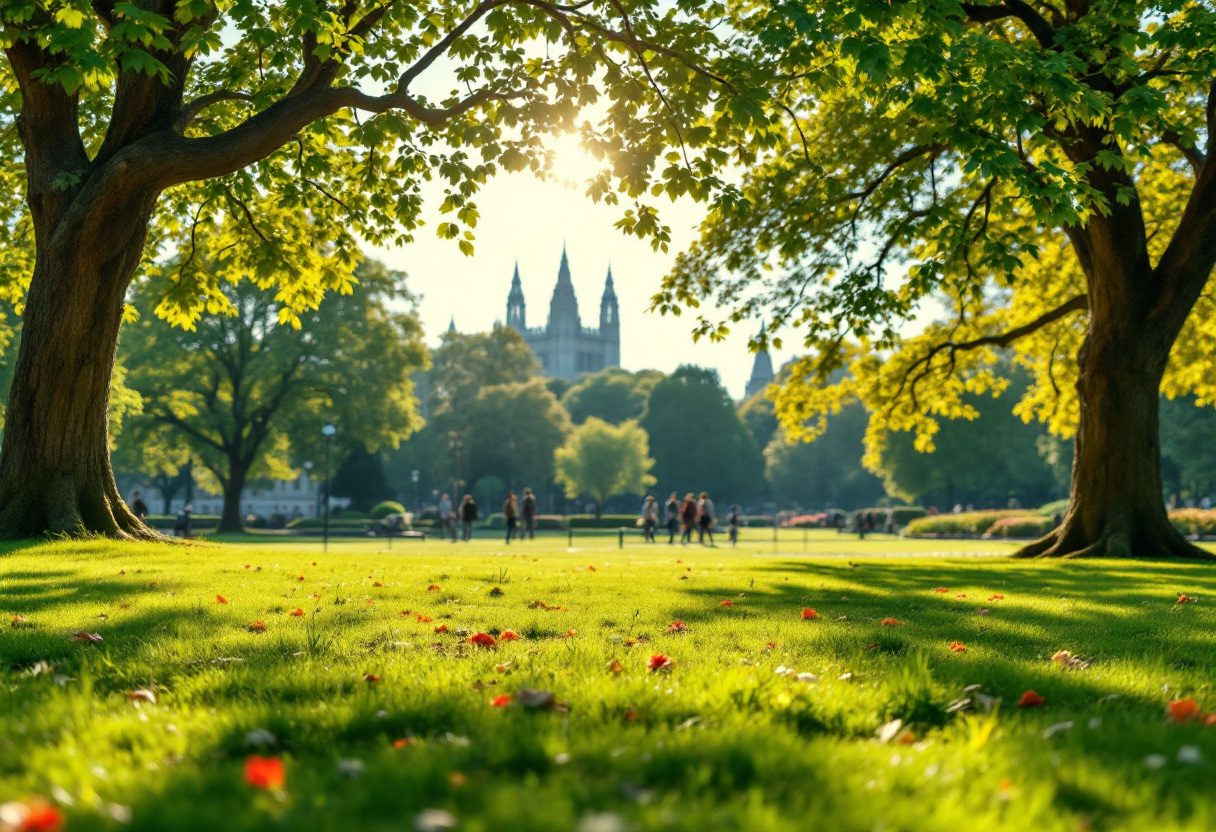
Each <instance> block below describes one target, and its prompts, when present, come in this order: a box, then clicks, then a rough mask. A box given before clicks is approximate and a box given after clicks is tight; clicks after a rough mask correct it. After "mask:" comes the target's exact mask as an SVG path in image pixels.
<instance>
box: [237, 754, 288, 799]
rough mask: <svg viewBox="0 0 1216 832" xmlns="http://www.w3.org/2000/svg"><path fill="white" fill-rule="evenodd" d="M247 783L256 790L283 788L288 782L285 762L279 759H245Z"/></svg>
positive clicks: (255, 755) (254, 757) (253, 757)
mask: <svg viewBox="0 0 1216 832" xmlns="http://www.w3.org/2000/svg"><path fill="white" fill-rule="evenodd" d="M245 782H246V783H248V784H249V785H250V786H253V787H254V788H255V789H272V790H273V789H281V788H283V784H284V783H286V782H287V773H286V771H285V770H284V769H283V761H282V760H280V759H278V758H277V757H261V756H258V755H257V754H253V755H250V756H249V757H247V758H246V759H245Z"/></svg>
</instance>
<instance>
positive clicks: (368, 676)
mask: <svg viewBox="0 0 1216 832" xmlns="http://www.w3.org/2000/svg"><path fill="white" fill-rule="evenodd" d="M363 681H365V682H367V683H368V684H371V685H374V684H375V683H376V682H379V681H380V677H379V676H377V675H376V674H375V673H364V674H363Z"/></svg>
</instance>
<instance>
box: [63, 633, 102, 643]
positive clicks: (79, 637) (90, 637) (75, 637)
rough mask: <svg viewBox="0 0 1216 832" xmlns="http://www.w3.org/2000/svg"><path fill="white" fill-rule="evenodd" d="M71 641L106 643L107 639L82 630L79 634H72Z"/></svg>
mask: <svg viewBox="0 0 1216 832" xmlns="http://www.w3.org/2000/svg"><path fill="white" fill-rule="evenodd" d="M71 639H72V641H91V642H97V641H105V639H104V638H102V637H101V636H99V635H98V634H97V633H86V632H85V631H84V630H81V631H80V632H78V633H72V635H71Z"/></svg>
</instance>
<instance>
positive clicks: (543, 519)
mask: <svg viewBox="0 0 1216 832" xmlns="http://www.w3.org/2000/svg"><path fill="white" fill-rule="evenodd" d="M605 516H607V515H605ZM518 520H519V528H521V529H522V528H523V527H524V519H523V517H519V518H518ZM485 525H486V527H487V528H490V529H505V528H506V527H507V521H506V519H505V518H504V517H503V516H502V514H500V513H494V514H491V515H490V516H489V517H488V518H487V519H486V522H485ZM620 525H627V524H625V523H616V524H613V526H612V528H614V529H615V528H616V527H617V526H620ZM564 528H566V518H565V517H562V516H561V515H560V514H538V515H536V529H537V531H553V530H555V529H564ZM584 528H588V527H584Z"/></svg>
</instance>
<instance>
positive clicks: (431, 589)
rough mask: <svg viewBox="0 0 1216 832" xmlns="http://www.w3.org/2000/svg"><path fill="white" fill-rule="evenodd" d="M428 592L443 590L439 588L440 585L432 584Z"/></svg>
mask: <svg viewBox="0 0 1216 832" xmlns="http://www.w3.org/2000/svg"><path fill="white" fill-rule="evenodd" d="M426 591H427V592H441V591H442V590H441V589H440V588H439V584H431V585H430V586H428V587H427V588H426Z"/></svg>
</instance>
